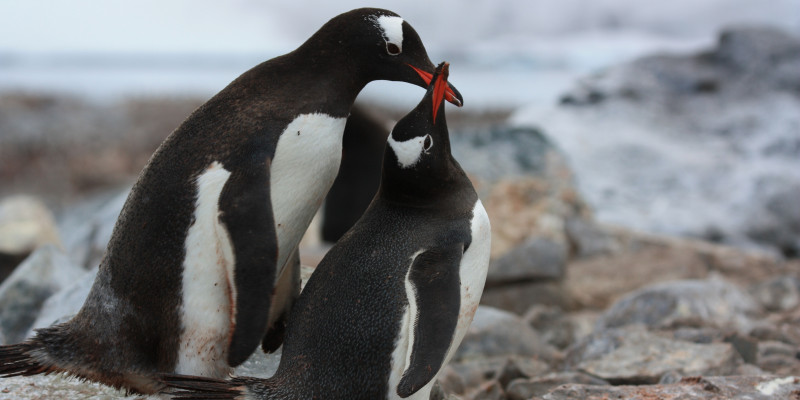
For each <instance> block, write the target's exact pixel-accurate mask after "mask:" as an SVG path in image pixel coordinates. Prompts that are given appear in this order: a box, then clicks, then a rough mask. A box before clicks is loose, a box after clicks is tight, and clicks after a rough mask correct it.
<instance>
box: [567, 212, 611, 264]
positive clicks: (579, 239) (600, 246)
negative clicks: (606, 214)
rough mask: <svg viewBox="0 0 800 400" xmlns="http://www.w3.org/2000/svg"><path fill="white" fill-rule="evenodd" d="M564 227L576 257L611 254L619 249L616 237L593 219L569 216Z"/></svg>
mask: <svg viewBox="0 0 800 400" xmlns="http://www.w3.org/2000/svg"><path fill="white" fill-rule="evenodd" d="M565 228H566V232H567V237H568V238H569V240H570V243H572V245H573V253H574V254H575V256H577V257H578V258H588V257H594V256H598V255H607V254H613V253H617V252H619V251H620V250H621V244H620V243H619V242H618V241H617V240H616V238H615V237H614V236H613V235H612V234H610V233H609V232H607V231H606V230H604V229H603V228H602V227H600V226H599V225H598V224H597V223H595V222H594V221H591V220H588V219H586V218H569V219H567V222H566V225H565Z"/></svg>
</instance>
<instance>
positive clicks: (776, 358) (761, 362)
mask: <svg viewBox="0 0 800 400" xmlns="http://www.w3.org/2000/svg"><path fill="white" fill-rule="evenodd" d="M799 354H800V347H798V346H792V345H789V344H786V343H781V342H760V343H759V344H758V361H757V364H756V365H758V367H759V368H761V369H763V370H764V371H767V372H771V373H773V374H776V375H795V374H797V372H798V371H800V357H798V355H799Z"/></svg>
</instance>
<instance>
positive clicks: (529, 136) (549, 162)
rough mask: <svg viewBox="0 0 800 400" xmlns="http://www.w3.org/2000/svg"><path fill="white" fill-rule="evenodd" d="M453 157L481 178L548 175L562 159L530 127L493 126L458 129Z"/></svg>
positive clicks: (536, 130) (564, 161)
mask: <svg viewBox="0 0 800 400" xmlns="http://www.w3.org/2000/svg"><path fill="white" fill-rule="evenodd" d="M451 142H452V143H451V145H452V148H453V155H454V156H455V157H456V159H458V160H459V162H460V163H461V165H462V167H463V168H464V170H465V171H467V172H469V173H470V174H473V175H476V176H478V177H480V178H482V179H488V180H497V179H500V178H504V177H508V176H521V175H536V176H543V175H547V174H549V173H552V171H551V169H552V168H553V163H556V162H557V163H559V164H562V163H563V164H565V163H566V159H565V158H564V156H563V155H562V154H561V153H560V152H559V151H558V150H557V149H556V148H555V147H554V146H553V144H552V142H551V141H550V139H549V138H548V137H547V136H546V135H544V134H543V133H542V132H541V131H540V130H538V129H536V128H533V127H513V126H495V127H493V128H491V129H489V130H485V129H480V130H477V129H475V130H462V131H459V132H458V134H456V135H452V138H451Z"/></svg>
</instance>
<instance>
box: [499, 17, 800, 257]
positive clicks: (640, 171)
mask: <svg viewBox="0 0 800 400" xmlns="http://www.w3.org/2000/svg"><path fill="white" fill-rule="evenodd" d="M798 47H800V40H798V38H796V37H792V36H790V35H787V34H784V33H781V32H778V31H775V30H772V29H761V28H735V29H731V30H728V31H727V32H725V33H724V34H723V35H722V36H721V38H720V43H719V44H718V45H717V46H716V47H714V48H711V49H708V50H707V51H704V52H702V53H699V54H690V55H655V56H649V57H645V58H642V59H639V60H636V61H633V62H631V63H628V64H625V65H621V66H617V67H613V68H610V69H608V70H606V71H602V72H600V73H598V74H596V75H594V76H591V77H588V78H587V79H585V80H584V81H582V82H580V84H579V85H578V88H576V89H575V90H572V91H570V92H569V93H568V94H566V95H565V96H564V98H563V102H564V104H562V105H560V106H557V107H555V108H554V109H536V108H531V109H525V110H520V111H519V112H518V113H517V114H515V115H514V116H512V118H511V120H512V123H515V124H516V125H518V126H536V127H540V128H541V129H542V130H543V131H544V132H545V133H546V134H547V135H548V136H549V137H550V138H552V140H553V141H554V142H555V143H556V146H557V147H558V148H560V149H562V150H563V151H564V153H566V154H567V155H569V156H570V162H571V165H572V168H573V170H574V171H575V175H576V176H578V177H580V178H581V179H580V180H579V182H578V183H579V189H580V191H581V193H582V194H583V196H585V198H586V201H587V202H588V203H589V204H590V205H591V206H592V207H593V208H594V209H595V210H596V215H595V216H596V218H597V220H599V221H602V222H604V223H611V224H614V225H621V226H626V227H630V228H633V229H635V230H639V231H644V232H657V233H665V234H680V235H687V236H693V237H706V238H709V239H712V240H715V241H720V242H724V243H727V244H733V245H736V246H741V247H747V248H764V249H766V250H767V251H770V252H775V253H783V254H784V255H786V256H792V255H793V254H798V253H800V251H798V248H797V246H798V245H800V230H798V228H797V222H796V221H798V219H797V218H798V213H800V211H798V207H796V203H797V201H796V199H797V190H798V189H797V187H798V185H800V137H798V135H797V128H796V127H797V126H798V125H800V113H797V111H796V110H798V109H800V96H798V93H800V74H797V71H798V70H800V52H798V51H797V50H796V49H797V48H798ZM598 132H601V133H602V134H598ZM620 182H624V184H620ZM767 186H769V187H767ZM772 187H774V188H775V189H774V191H773V189H772ZM732 188H736V189H735V190H733V189H732ZM780 188H784V189H780ZM767 189H769V190H767Z"/></svg>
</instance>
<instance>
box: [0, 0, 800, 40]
mask: <svg viewBox="0 0 800 400" xmlns="http://www.w3.org/2000/svg"><path fill="white" fill-rule="evenodd" d="M367 4H369V5H370V6H377V7H384V8H389V9H391V10H393V11H396V12H398V13H399V14H400V15H401V16H403V17H404V18H406V19H407V20H409V21H410V22H411V23H412V25H413V26H414V27H415V28H416V29H417V31H419V32H420V35H421V36H422V38H423V40H424V41H425V42H426V43H430V45H429V47H430V46H433V47H435V46H471V45H473V44H475V43H478V42H484V41H487V40H488V41H494V40H502V39H503V38H506V37H531V36H540V35H547V34H561V33H564V32H574V31H580V30H588V31H591V30H593V29H608V28H609V27H612V28H613V27H619V28H620V29H646V30H649V31H651V32H655V33H658V34H669V35H685V36H691V35H707V34H711V33H712V32H713V31H715V30H716V29H717V28H718V27H719V26H720V25H725V24H729V23H735V22H742V21H750V22H767V23H770V24H773V25H779V26H783V27H787V28H789V29H790V30H793V31H794V32H795V33H800V0H671V1H666V2H655V1H647V0H439V1H428V0H423V1H401V0H378V1H372V2H364V1H357V0H339V1H335V2H332V1H321V0H318V1H293V2H292V1H275V0H228V1H220V0H136V1H130V0H69V1H56V0H49V1H38V0H0V52H4V51H5V52H7V51H13V52H54V51H57V52H75V51H77V52H189V53H192V52H265V51H266V52H276V51H285V50H289V49H292V48H294V47H295V46H296V45H297V44H299V43H300V42H301V41H302V40H303V39H304V38H306V37H308V36H309V35H310V34H311V33H312V32H313V31H314V30H316V29H317V28H318V27H319V26H320V25H321V24H322V23H324V22H325V21H326V20H328V19H329V18H331V17H332V16H334V15H336V14H338V13H341V12H343V11H347V10H349V9H352V8H357V7H361V6H365V5H367Z"/></svg>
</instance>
